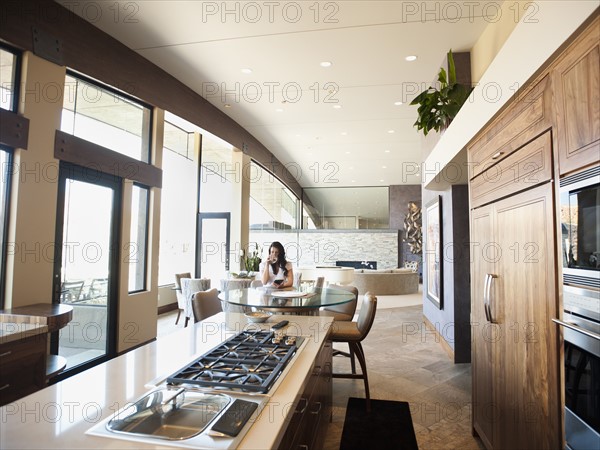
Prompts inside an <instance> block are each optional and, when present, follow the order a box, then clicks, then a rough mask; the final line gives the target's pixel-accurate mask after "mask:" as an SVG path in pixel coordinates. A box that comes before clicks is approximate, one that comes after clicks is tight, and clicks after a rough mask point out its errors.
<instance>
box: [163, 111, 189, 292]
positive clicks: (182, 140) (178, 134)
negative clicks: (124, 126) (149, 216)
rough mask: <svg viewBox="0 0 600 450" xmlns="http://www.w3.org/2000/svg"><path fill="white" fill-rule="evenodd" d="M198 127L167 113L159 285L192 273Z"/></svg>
mask: <svg viewBox="0 0 600 450" xmlns="http://www.w3.org/2000/svg"><path fill="white" fill-rule="evenodd" d="M195 128H196V127H195V126H194V125H192V124H190V123H188V122H186V121H184V120H182V119H180V118H178V117H176V116H174V115H173V114H171V113H169V112H166V113H165V132H164V146H163V166H162V169H163V183H162V189H161V207H160V247H159V252H160V253H159V259H158V284H159V285H160V286H165V285H168V284H172V283H173V282H174V281H175V274H176V273H184V272H193V268H194V267H195V264H196V262H195V251H196V250H195V249H196V214H197V212H198V209H197V207H196V205H197V203H198V160H197V158H196V156H195V150H194V131H193V130H194V129H195Z"/></svg>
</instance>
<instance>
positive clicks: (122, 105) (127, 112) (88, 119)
mask: <svg viewBox="0 0 600 450" xmlns="http://www.w3.org/2000/svg"><path fill="white" fill-rule="evenodd" d="M151 115H152V114H151V109H150V108H149V107H148V106H146V105H144V104H143V103H141V102H139V101H138V100H135V99H133V98H131V97H128V96H126V95H124V94H121V93H118V92H117V91H115V90H113V89H111V88H109V87H101V86H100V85H99V84H96V83H94V82H93V81H92V80H88V79H87V78H83V77H82V76H80V75H75V74H73V73H68V74H67V77H66V80H65V91H64V100H63V112H62V119H61V125H60V129H61V130H62V131H64V132H65V133H69V134H72V135H73V136H77V137H80V138H82V139H85V140H87V141H90V142H93V143H94V144H98V145H101V146H103V147H106V148H108V149H110V150H114V151H116V152H118V153H121V154H123V155H126V156H129V157H131V158H134V159H137V160H139V161H142V162H146V163H150V125H151V119H152V117H151Z"/></svg>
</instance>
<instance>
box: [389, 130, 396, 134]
mask: <svg viewBox="0 0 600 450" xmlns="http://www.w3.org/2000/svg"><path fill="white" fill-rule="evenodd" d="M395 132H396V131H395V130H388V133H390V134H394V133H395Z"/></svg>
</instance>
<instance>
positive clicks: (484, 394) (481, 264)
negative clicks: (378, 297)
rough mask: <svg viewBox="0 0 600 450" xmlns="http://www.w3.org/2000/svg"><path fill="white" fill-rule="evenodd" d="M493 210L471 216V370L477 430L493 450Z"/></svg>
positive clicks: (480, 210)
mask: <svg viewBox="0 0 600 450" xmlns="http://www.w3.org/2000/svg"><path fill="white" fill-rule="evenodd" d="M492 229H493V227H492V207H491V206H486V207H483V208H479V209H476V210H473V211H472V213H471V244H472V259H471V336H472V346H471V367H472V373H473V383H472V389H473V428H474V429H475V431H476V432H477V434H478V435H479V437H480V438H481V440H482V441H483V442H484V444H485V446H486V447H487V448H488V449H491V448H493V442H494V439H493V420H494V405H493V396H492V392H493V391H492V347H491V343H492V340H491V339H490V337H491V336H492V335H493V333H494V325H492V324H491V323H490V322H489V321H488V320H487V317H486V312H485V306H484V304H485V288H486V283H485V281H486V275H487V274H490V273H493V272H494V259H495V258H496V256H495V249H494V244H493V242H492Z"/></svg>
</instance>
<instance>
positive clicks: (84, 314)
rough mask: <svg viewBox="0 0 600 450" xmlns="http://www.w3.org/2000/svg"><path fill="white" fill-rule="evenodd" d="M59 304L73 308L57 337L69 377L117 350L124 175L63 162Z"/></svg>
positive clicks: (56, 275)
mask: <svg viewBox="0 0 600 450" xmlns="http://www.w3.org/2000/svg"><path fill="white" fill-rule="evenodd" d="M58 180H59V186H58V202H57V215H56V240H55V242H56V247H55V248H56V253H55V260H54V278H53V280H54V286H53V293H54V298H53V303H62V304H67V305H70V306H72V307H73V319H72V321H71V322H70V323H69V324H68V325H67V326H66V327H65V328H63V329H61V330H60V331H59V332H56V333H54V334H53V336H52V340H51V352H52V353H53V354H56V355H60V356H63V357H64V358H66V360H67V367H66V369H65V371H64V372H63V373H62V374H61V375H59V377H58V378H66V377H68V376H71V375H73V374H75V373H78V372H81V371H83V370H85V369H87V368H89V367H92V366H95V365H97V364H100V363H102V362H104V361H107V360H108V359H110V358H112V357H114V356H115V355H116V338H117V336H116V329H117V326H116V323H117V302H118V300H117V298H118V297H117V296H118V286H117V285H118V261H119V238H120V233H119V228H120V223H121V184H122V183H121V181H122V180H121V178H119V177H116V176H113V175H108V174H105V173H102V172H99V171H97V170H95V169H91V168H84V167H81V166H76V165H73V164H69V163H65V162H63V161H61V163H60V167H59V176H58Z"/></svg>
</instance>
